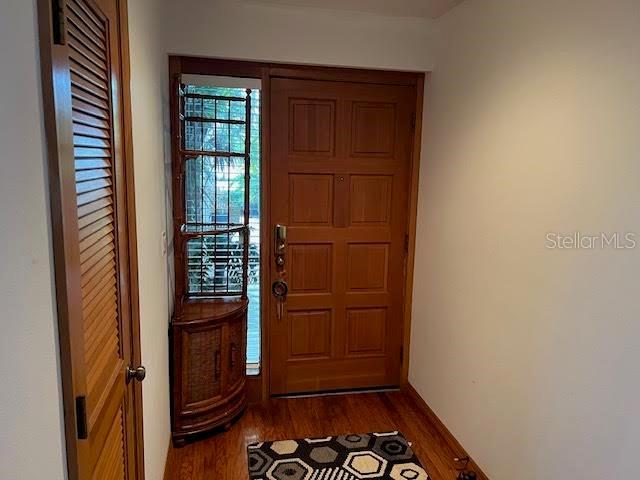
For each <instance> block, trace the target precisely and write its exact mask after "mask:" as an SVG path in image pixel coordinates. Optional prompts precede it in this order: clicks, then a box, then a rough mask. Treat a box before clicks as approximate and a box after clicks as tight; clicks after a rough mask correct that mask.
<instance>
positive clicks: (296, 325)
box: [269, 78, 416, 394]
mask: <svg viewBox="0 0 640 480" xmlns="http://www.w3.org/2000/svg"><path fill="white" fill-rule="evenodd" d="M415 95H416V92H415V87H410V86H397V85H378V84H365V83H354V82H336V81H315V80H300V79H285V78H275V79H272V80H271V115H270V123H271V127H270V128H271V168H270V176H271V188H270V192H271V193H270V202H271V222H272V224H273V225H274V226H275V225H276V224H282V225H286V227H287V245H286V249H285V262H284V266H283V267H282V268H281V269H278V268H276V267H275V266H273V267H272V271H273V272H274V274H273V275H272V281H274V280H276V279H277V278H279V277H282V278H284V279H285V280H286V282H287V283H288V286H289V292H288V295H287V298H286V302H285V303H284V312H283V313H282V315H278V314H277V308H276V305H277V301H276V299H275V298H274V297H272V298H271V303H272V305H271V309H270V315H271V318H270V330H269V331H270V334H269V335H270V351H271V355H270V358H271V360H270V390H271V393H272V394H284V393H294V392H313V391H322V390H337V389H353V388H365V387H378V386H391V385H399V383H400V371H401V351H402V349H401V347H402V328H403V327H402V323H403V322H402V317H403V292H404V283H405V275H404V272H405V242H406V234H407V210H408V192H409V183H408V177H409V170H410V158H411V146H412V140H413V138H412V122H413V119H414V111H413V109H414V106H415V98H416V97H415ZM272 252H273V249H272ZM272 258H273V254H272ZM271 263H272V265H274V263H273V261H272V262H271ZM275 272H278V273H275Z"/></svg>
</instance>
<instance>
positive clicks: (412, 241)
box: [400, 75, 426, 385]
mask: <svg viewBox="0 0 640 480" xmlns="http://www.w3.org/2000/svg"><path fill="white" fill-rule="evenodd" d="M425 81H426V78H425V76H424V75H423V76H421V77H420V78H418V83H417V84H416V107H415V111H414V127H413V145H412V148H411V165H410V167H409V205H408V210H407V211H408V213H407V245H406V247H407V252H406V266H405V268H406V273H405V285H404V312H403V333H402V339H403V341H402V370H401V373H400V381H401V384H402V385H407V384H408V383H409V356H410V353H411V352H410V349H411V307H412V305H413V270H414V266H415V265H414V264H415V255H416V225H417V221H418V191H419V187H420V155H421V153H422V114H423V111H424V110H423V108H424V85H425Z"/></svg>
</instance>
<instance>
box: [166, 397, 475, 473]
mask: <svg viewBox="0 0 640 480" xmlns="http://www.w3.org/2000/svg"><path fill="white" fill-rule="evenodd" d="M390 430H399V431H401V432H402V433H403V434H404V435H405V437H406V438H407V439H408V440H409V441H410V442H413V448H414V451H415V452H416V454H417V455H418V458H420V460H421V462H422V464H423V466H424V467H425V469H426V470H427V472H428V473H429V474H430V476H431V478H432V479H433V480H453V479H455V478H456V476H457V472H456V470H455V468H454V466H455V465H454V461H453V458H455V457H456V456H459V455H463V452H456V451H454V449H455V447H453V446H452V445H451V444H450V442H449V443H448V442H447V440H446V439H445V438H443V436H442V435H441V434H440V433H439V431H438V429H437V427H436V426H435V425H434V424H433V423H431V421H430V420H429V417H428V416H427V415H426V414H425V413H424V410H422V409H421V407H420V406H419V405H418V404H417V403H416V402H415V401H414V399H413V398H412V397H411V396H410V395H409V394H407V393H404V392H387V393H363V394H354V395H336V396H324V397H312V398H293V399H272V400H270V401H269V402H268V403H267V404H264V405H251V406H249V408H248V409H247V411H246V413H245V414H244V415H243V416H242V418H240V419H239V420H238V421H237V422H236V423H235V424H234V425H233V426H232V427H231V429H230V430H229V431H227V432H223V433H219V434H217V435H214V436H210V437H208V438H204V439H201V440H199V441H196V442H193V443H190V444H187V445H186V446H185V447H183V448H173V447H172V449H171V451H170V452H169V458H170V461H169V466H170V468H169V469H168V470H167V475H166V477H165V478H166V479H170V480H244V479H247V478H248V474H247V457H246V446H247V444H249V443H253V442H258V441H264V440H285V439H294V438H305V437H324V436H329V435H340V434H346V433H365V432H375V431H390ZM478 478H479V479H481V478H484V477H483V476H481V475H480V476H479V477H478Z"/></svg>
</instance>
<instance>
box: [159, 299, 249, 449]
mask: <svg viewBox="0 0 640 480" xmlns="http://www.w3.org/2000/svg"><path fill="white" fill-rule="evenodd" d="M171 336H172V347H173V355H172V359H171V360H172V368H171V371H172V390H173V396H172V400H173V405H172V427H173V428H172V430H173V441H174V444H175V445H176V446H181V445H184V443H185V441H186V440H187V439H188V438H189V437H190V436H193V435H197V434H200V433H205V432H208V431H211V430H214V429H216V428H219V427H225V428H226V427H228V426H229V425H230V423H231V421H232V420H233V419H234V418H235V417H237V416H238V415H239V414H240V413H241V412H242V411H243V409H244V407H245V406H246V392H245V390H246V389H245V379H246V343H247V342H246V337H247V301H246V300H234V301H209V302H206V301H205V302H203V301H194V302H188V303H185V305H184V306H183V311H182V312H181V314H180V315H179V316H178V315H176V317H174V319H173V322H172V325H171Z"/></svg>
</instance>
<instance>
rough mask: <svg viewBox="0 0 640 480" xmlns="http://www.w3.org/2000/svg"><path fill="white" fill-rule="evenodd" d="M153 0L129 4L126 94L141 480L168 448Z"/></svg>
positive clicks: (163, 69)
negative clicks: (140, 371)
mask: <svg viewBox="0 0 640 480" xmlns="http://www.w3.org/2000/svg"><path fill="white" fill-rule="evenodd" d="M156 3H157V2H155V1H153V0H136V1H131V2H129V36H130V46H131V96H132V105H131V107H132V117H133V146H134V168H135V186H136V209H137V211H136V213H137V227H138V260H139V275H140V278H139V280H140V336H141V348H142V363H143V365H145V367H146V368H147V378H146V379H145V381H144V382H143V384H142V396H143V403H144V405H143V408H144V453H145V474H146V480H161V479H162V477H163V474H164V465H165V460H166V458H167V447H168V446H169V435H170V431H171V430H170V422H169V419H170V416H169V398H170V397H169V356H168V353H169V345H168V333H167V332H168V327H169V291H168V282H167V277H168V275H167V258H166V256H164V255H163V253H162V241H161V235H162V232H163V231H166V229H167V226H166V221H165V218H166V217H165V215H166V211H167V210H166V202H165V180H164V175H165V164H164V158H165V153H164V136H163V132H164V125H163V99H164V100H166V99H167V96H168V91H167V84H166V79H167V76H168V67H167V60H166V56H165V55H164V54H163V51H162V48H161V46H162V44H163V43H162V37H161V34H162V31H161V28H160V17H159V15H160V9H158V7H157V4H156Z"/></svg>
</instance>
